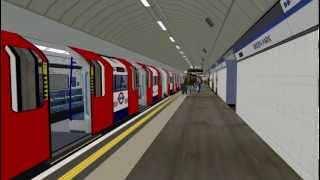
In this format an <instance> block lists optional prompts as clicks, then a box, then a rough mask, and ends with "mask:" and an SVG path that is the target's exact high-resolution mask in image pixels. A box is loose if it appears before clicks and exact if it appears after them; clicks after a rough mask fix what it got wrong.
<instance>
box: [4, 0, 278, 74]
mask: <svg viewBox="0 0 320 180" xmlns="http://www.w3.org/2000/svg"><path fill="white" fill-rule="evenodd" d="M5 1H7V2H10V3H12V4H15V5H17V6H19V7H22V8H25V9H27V10H29V11H32V12H34V13H37V14H39V15H42V16H45V17H48V18H50V19H53V20H55V21H57V22H59V23H63V24H65V25H67V26H70V27H72V28H74V29H78V30H80V31H84V32H86V33H88V34H91V35H93V36H95V37H98V38H100V39H103V40H106V41H108V42H111V43H113V44H116V45H118V46H121V47H124V48H126V49H129V50H131V51H135V52H137V53H140V54H143V55H145V56H147V57H150V58H152V59H155V60H158V61H160V62H162V63H164V64H168V65H170V66H172V67H174V68H177V69H180V70H185V69H186V68H188V67H189V65H188V64H187V63H186V61H185V60H184V59H183V58H182V56H181V54H179V51H178V50H177V49H176V48H175V45H174V44H173V43H172V42H171V41H170V40H169V36H168V32H170V33H171V35H172V37H173V38H174V39H175V40H176V43H177V44H178V45H179V46H180V47H181V49H182V51H184V52H185V55H186V56H187V57H188V59H189V60H190V61H191V63H192V64H193V65H195V66H201V65H202V64H203V66H204V68H208V67H209V66H210V65H211V64H213V63H214V62H215V61H216V60H217V59H218V58H219V57H220V56H221V55H222V54H223V53H225V51H226V50H227V49H228V48H230V46H231V45H232V44H233V43H234V42H235V41H236V40H237V39H239V38H240V36H241V35H242V34H244V33H245V32H246V31H247V30H248V29H249V28H250V27H251V26H252V25H253V24H254V23H255V22H256V21H257V20H258V19H259V18H260V17H261V16H262V15H263V14H265V12H266V11H267V10H268V9H269V8H270V7H271V6H272V5H273V4H274V3H276V2H277V0H148V1H149V3H150V4H151V5H152V6H151V7H149V8H146V7H144V6H143V5H142V3H141V2H140V0H5ZM155 7H156V8H155ZM150 9H151V10H154V11H155V14H160V16H159V17H161V18H162V19H161V20H162V21H164V24H165V26H166V27H167V28H168V30H169V31H168V32H165V31H162V30H161V29H160V27H159V26H158V24H157V23H156V20H155V19H156V18H155V17H154V16H152V13H150ZM206 18H210V19H211V21H212V23H213V27H210V26H209V25H208V24H207V23H206V21H205V19H206Z"/></svg>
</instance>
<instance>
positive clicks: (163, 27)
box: [157, 21, 167, 31]
mask: <svg viewBox="0 0 320 180" xmlns="http://www.w3.org/2000/svg"><path fill="white" fill-rule="evenodd" d="M157 23H158V24H159V26H160V27H161V29H162V30H163V31H166V30H167V28H166V27H165V26H164V24H163V22H162V21H157Z"/></svg>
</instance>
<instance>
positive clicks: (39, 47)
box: [35, 44, 47, 51]
mask: <svg viewBox="0 0 320 180" xmlns="http://www.w3.org/2000/svg"><path fill="white" fill-rule="evenodd" d="M35 46H36V47H37V48H38V49H40V50H41V51H43V50H46V49H47V47H45V46H40V45H37V44H35Z"/></svg>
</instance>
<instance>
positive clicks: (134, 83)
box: [132, 67, 139, 89]
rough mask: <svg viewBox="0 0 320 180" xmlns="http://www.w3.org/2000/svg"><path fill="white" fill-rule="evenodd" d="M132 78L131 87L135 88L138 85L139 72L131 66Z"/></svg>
mask: <svg viewBox="0 0 320 180" xmlns="http://www.w3.org/2000/svg"><path fill="white" fill-rule="evenodd" d="M132 80H133V81H132V86H133V89H137V88H138V87H139V74H138V69H137V68H136V67H133V68H132Z"/></svg>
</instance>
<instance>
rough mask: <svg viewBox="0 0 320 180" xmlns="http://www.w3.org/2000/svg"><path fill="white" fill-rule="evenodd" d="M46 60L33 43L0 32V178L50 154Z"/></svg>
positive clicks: (25, 168) (31, 164)
mask: <svg viewBox="0 0 320 180" xmlns="http://www.w3.org/2000/svg"><path fill="white" fill-rule="evenodd" d="M47 62H48V60H47V58H46V57H45V55H44V54H43V53H42V52H41V51H40V50H39V49H38V48H37V47H35V46H34V45H33V44H31V43H30V42H28V41H27V40H25V39H24V38H22V37H21V36H19V35H17V34H15V33H10V32H6V31H1V62H0V64H1V65H0V79H1V80H0V82H1V88H0V89H1V95H0V97H1V108H0V109H1V112H0V115H1V126H0V128H1V129H0V132H1V137H0V138H1V144H0V146H1V148H0V149H1V155H0V156H1V158H0V159H1V166H0V168H1V179H11V178H12V177H14V176H16V175H18V174H19V173H21V172H23V171H26V170H28V169H30V168H32V167H35V166H36V165H38V164H40V163H41V162H43V161H45V160H48V159H50V157H51V154H50V143H49V134H50V130H49V121H48V119H49V107H48V76H47V73H48V68H47ZM35 126H36V128H35Z"/></svg>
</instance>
